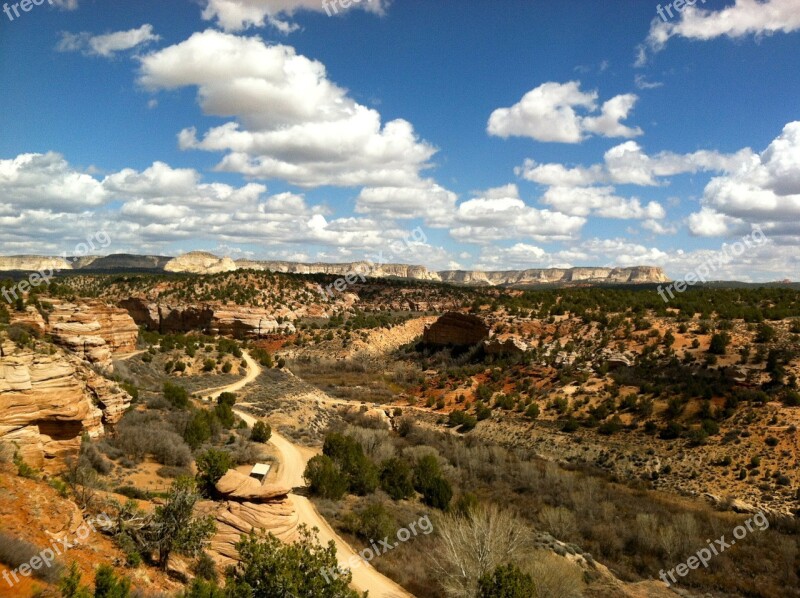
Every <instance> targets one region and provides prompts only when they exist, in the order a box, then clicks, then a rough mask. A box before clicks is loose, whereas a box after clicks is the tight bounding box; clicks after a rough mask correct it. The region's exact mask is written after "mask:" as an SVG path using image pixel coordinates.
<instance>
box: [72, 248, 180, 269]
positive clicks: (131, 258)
mask: <svg viewBox="0 0 800 598" xmlns="http://www.w3.org/2000/svg"><path fill="white" fill-rule="evenodd" d="M170 260H172V258H171V257H164V256H160V255H132V254H128V253H116V254H112V255H106V256H96V255H89V256H86V257H80V258H77V259H75V260H74V261H73V263H72V267H73V268H74V269H76V270H104V271H105V270H111V271H114V270H117V271H119V270H126V271H136V270H155V271H158V272H161V271H163V270H164V267H165V266H166V265H167V264H168V263H169V262H170Z"/></svg>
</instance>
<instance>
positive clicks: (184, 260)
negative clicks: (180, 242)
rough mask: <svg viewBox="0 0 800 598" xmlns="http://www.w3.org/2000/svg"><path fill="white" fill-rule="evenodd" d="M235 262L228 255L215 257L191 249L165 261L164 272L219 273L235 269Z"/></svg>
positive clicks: (211, 254)
mask: <svg viewBox="0 0 800 598" xmlns="http://www.w3.org/2000/svg"><path fill="white" fill-rule="evenodd" d="M237 269H238V268H237V267H236V262H234V261H233V260H232V259H231V258H229V257H217V256H216V255H214V254H213V253H206V252H204V251H192V252H189V253H186V254H184V255H182V256H180V257H176V258H173V259H171V260H170V261H168V262H167V264H166V265H165V266H164V271H165V272H188V273H189V274H219V273H220V272H233V271H235V270H237Z"/></svg>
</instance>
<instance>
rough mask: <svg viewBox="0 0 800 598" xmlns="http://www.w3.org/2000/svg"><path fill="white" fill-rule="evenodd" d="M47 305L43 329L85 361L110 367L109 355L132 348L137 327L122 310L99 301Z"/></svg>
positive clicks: (62, 302)
mask: <svg viewBox="0 0 800 598" xmlns="http://www.w3.org/2000/svg"><path fill="white" fill-rule="evenodd" d="M51 304H52V308H48V309H47V310H44V315H45V320H46V324H47V332H49V333H50V334H51V335H52V337H53V341H54V342H55V343H56V344H58V345H61V346H64V347H67V348H68V349H69V350H70V351H72V352H73V353H76V354H77V355H79V356H82V357H83V358H84V359H86V360H87V361H89V362H91V363H96V364H98V365H100V366H102V367H105V368H110V367H111V357H112V354H114V353H131V352H133V351H135V350H136V339H137V338H138V337H139V328H138V326H137V325H136V322H134V320H133V318H131V317H130V316H129V315H128V313H127V312H126V311H125V310H124V309H120V308H118V307H113V306H110V305H107V304H105V303H103V302H101V301H88V302H86V303H82V304H80V305H77V304H75V303H69V302H65V301H58V300H52V302H51Z"/></svg>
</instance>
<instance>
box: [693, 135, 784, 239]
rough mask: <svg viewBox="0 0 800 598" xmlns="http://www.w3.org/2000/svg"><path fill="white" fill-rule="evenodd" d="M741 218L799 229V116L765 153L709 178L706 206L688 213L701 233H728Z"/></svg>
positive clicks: (781, 228) (772, 228) (777, 231)
mask: <svg viewBox="0 0 800 598" xmlns="http://www.w3.org/2000/svg"><path fill="white" fill-rule="evenodd" d="M743 223H747V224H762V225H764V230H765V231H773V233H775V234H780V235H798V234H800V121H795V122H791V123H788V124H787V125H786V126H785V127H784V128H783V131H782V133H781V134H780V135H779V136H778V137H777V138H776V139H774V140H773V141H772V143H770V145H769V146H768V147H767V149H766V150H764V151H763V152H762V153H761V154H758V155H756V154H753V155H751V156H750V159H749V160H747V161H746V162H745V163H744V164H743V165H742V166H741V167H740V168H739V169H738V170H736V171H735V172H732V173H729V174H727V175H724V176H720V177H715V178H713V179H711V181H709V183H708V184H707V185H706V188H705V190H704V192H703V200H702V209H701V210H700V212H697V213H695V214H692V215H691V216H690V217H689V228H690V230H691V231H692V232H693V233H694V234H696V235H701V236H711V235H717V234H724V233H726V232H731V231H735V230H738V229H740V228H741V226H742V225H743Z"/></svg>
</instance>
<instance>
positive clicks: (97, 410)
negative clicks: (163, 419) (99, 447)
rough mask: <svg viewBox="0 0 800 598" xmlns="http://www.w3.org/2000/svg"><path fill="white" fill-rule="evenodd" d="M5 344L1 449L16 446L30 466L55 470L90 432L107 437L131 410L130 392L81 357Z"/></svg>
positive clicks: (0, 368) (0, 363)
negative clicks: (106, 432)
mask: <svg viewBox="0 0 800 598" xmlns="http://www.w3.org/2000/svg"><path fill="white" fill-rule="evenodd" d="M0 343H2V355H3V356H2V357H0V444H11V445H16V448H17V450H18V451H19V453H20V455H21V456H22V458H23V459H24V460H25V462H26V463H27V464H29V465H32V466H34V467H45V468H47V467H48V466H49V465H52V466H53V467H55V466H56V465H57V463H56V460H57V459H58V458H60V457H63V456H65V455H66V454H68V453H71V452H74V451H76V450H77V449H78V448H79V447H80V443H81V436H82V435H83V434H84V433H87V434H89V436H90V437H93V438H96V437H98V436H101V435H102V434H103V433H104V429H105V428H104V426H105V425H107V424H111V425H113V424H115V423H116V422H117V421H119V419H120V418H121V417H122V414H123V413H124V412H125V409H127V407H128V406H129V405H130V396H129V395H128V393H126V392H125V391H123V390H121V389H120V388H118V387H117V385H116V384H115V383H113V382H111V381H109V380H107V379H105V378H103V377H102V376H100V375H98V374H96V373H95V372H93V371H92V370H91V369H90V368H88V367H87V366H86V365H85V364H84V363H83V362H81V361H80V360H79V359H78V358H77V357H75V356H72V355H68V354H64V353H62V352H56V353H53V354H52V355H51V354H42V353H37V352H35V351H33V350H30V349H19V348H18V347H16V345H14V344H13V343H11V342H8V341H6V342H3V341H0Z"/></svg>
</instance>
